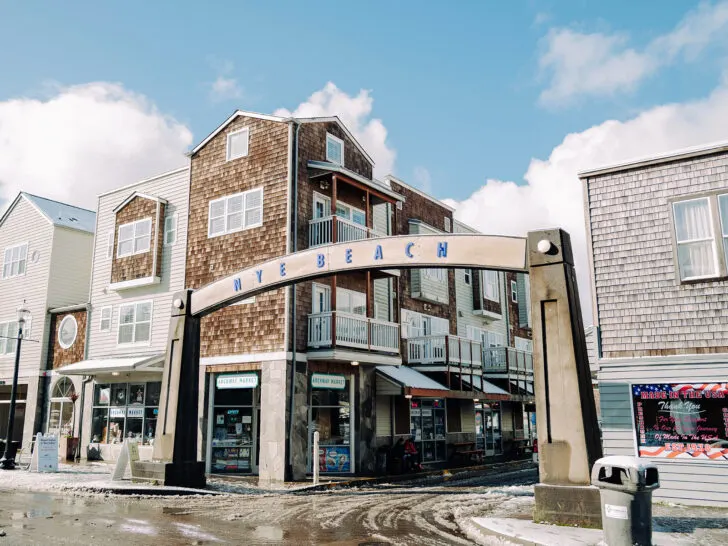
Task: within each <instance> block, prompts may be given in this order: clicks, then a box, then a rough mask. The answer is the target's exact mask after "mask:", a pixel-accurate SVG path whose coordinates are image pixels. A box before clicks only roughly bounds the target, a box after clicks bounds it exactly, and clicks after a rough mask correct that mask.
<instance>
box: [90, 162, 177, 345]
mask: <svg viewBox="0 0 728 546" xmlns="http://www.w3.org/2000/svg"><path fill="white" fill-rule="evenodd" d="M134 191H139V192H141V193H146V194H149V195H153V196H156V197H161V198H162V199H165V200H167V207H166V211H165V216H171V215H176V216H177V241H176V243H175V244H174V245H170V246H163V247H162V280H161V283H160V284H155V285H149V286H143V287H139V288H133V289H129V290H122V291H119V292H115V291H112V290H109V289H108V286H109V282H110V279H111V258H107V257H106V247H107V241H108V239H107V237H108V233H109V231H113V230H114V224H115V217H114V213H113V209H114V208H115V207H116V206H117V205H119V203H121V202H122V201H124V199H126V198H127V197H129V195H131V193H132V192H134ZM188 201H189V170H182V171H176V172H173V173H168V174H165V175H162V176H159V177H157V178H154V179H151V180H147V181H144V182H142V183H140V184H137V185H135V186H133V187H127V188H124V189H122V190H119V191H117V192H114V193H110V194H107V195H103V196H101V197H100V198H99V206H98V228H97V236H96V239H95V242H94V248H95V252H94V268H93V274H92V279H91V315H90V323H89V324H90V328H91V330H90V335H89V350H88V355H89V358H98V357H101V356H105V355H115V354H117V355H118V354H129V353H148V352H149V353H151V352H161V351H164V350H165V347H166V341H167V334H168V328H169V316H170V308H171V305H172V297H173V295H174V293H175V292H177V291H179V290H182V289H184V286H185V253H186V246H187V222H188ZM162 225H164V223H163V222H162ZM142 300H152V301H153V302H154V303H153V316H152V335H151V341H150V343H149V344H148V345H142V346H137V347H129V346H126V347H124V346H121V347H119V346H117V343H116V340H117V329H118V326H119V305H120V304H122V303H125V302H130V301H142ZM106 306H112V307H113V311H112V315H111V317H112V319H111V330H110V331H108V332H101V331H100V330H99V323H100V320H101V309H102V308H103V307H106Z"/></svg>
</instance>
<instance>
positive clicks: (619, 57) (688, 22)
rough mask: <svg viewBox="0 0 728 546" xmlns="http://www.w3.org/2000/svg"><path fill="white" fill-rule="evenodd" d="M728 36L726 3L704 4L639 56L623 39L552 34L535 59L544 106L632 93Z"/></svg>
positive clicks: (562, 31)
mask: <svg viewBox="0 0 728 546" xmlns="http://www.w3.org/2000/svg"><path fill="white" fill-rule="evenodd" d="M726 37H728V2H720V3H717V4H709V3H703V4H701V5H700V6H699V7H698V8H697V9H696V10H694V11H692V12H690V13H688V14H687V15H686V16H685V17H684V18H683V19H682V20H681V21H680V22H679V23H678V24H677V26H676V27H675V28H674V29H673V30H672V31H671V32H669V33H667V34H664V35H662V36H658V37H657V38H655V39H653V40H652V41H651V42H649V43H648V44H647V45H646V46H645V47H644V48H643V49H642V50H641V51H640V50H637V49H634V48H630V47H628V42H629V39H628V37H627V36H626V35H624V34H619V33H616V34H611V35H610V34H603V33H591V34H586V33H582V32H576V31H573V30H570V29H564V28H560V29H551V30H550V31H549V33H548V34H547V36H546V38H545V40H544V43H545V51H544V52H543V54H542V56H541V58H540V59H539V67H540V69H541V73H542V74H545V75H547V77H548V78H549V83H548V86H547V88H546V89H544V90H543V92H542V93H541V95H540V101H541V103H542V104H545V105H548V106H560V105H564V104H566V103H568V102H569V101H570V100H571V99H573V98H575V97H577V96H580V95H593V96H600V95H601V96H608V95H612V94H614V93H617V92H625V91H631V90H633V89H635V88H636V87H637V86H638V85H639V83H640V82H641V81H643V80H644V79H645V78H647V77H649V76H650V75H652V74H653V73H655V72H656V71H657V70H659V69H660V68H661V67H663V66H666V65H669V64H671V63H673V62H676V61H677V60H678V59H680V58H682V59H683V60H684V61H691V60H693V59H695V58H696V57H697V56H698V55H699V54H700V53H701V52H702V51H703V50H704V49H705V48H706V47H708V46H709V45H710V44H711V43H713V42H716V41H723V42H724V41H726Z"/></svg>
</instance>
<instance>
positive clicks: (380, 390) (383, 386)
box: [376, 374, 402, 396]
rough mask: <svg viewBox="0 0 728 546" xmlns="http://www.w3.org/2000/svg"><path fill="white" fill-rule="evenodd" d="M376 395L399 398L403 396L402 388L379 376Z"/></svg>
mask: <svg viewBox="0 0 728 546" xmlns="http://www.w3.org/2000/svg"><path fill="white" fill-rule="evenodd" d="M376 393H377V396H379V395H382V396H399V395H401V394H402V387H400V386H399V385H397V384H396V383H392V382H391V381H389V380H387V379H385V378H383V377H382V376H381V375H379V374H377V388H376Z"/></svg>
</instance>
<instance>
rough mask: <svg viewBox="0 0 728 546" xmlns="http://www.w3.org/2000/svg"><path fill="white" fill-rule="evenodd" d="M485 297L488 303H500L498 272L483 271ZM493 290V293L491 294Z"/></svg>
mask: <svg viewBox="0 0 728 546" xmlns="http://www.w3.org/2000/svg"><path fill="white" fill-rule="evenodd" d="M481 278H482V279H483V283H482V284H483V287H482V291H483V297H484V298H485V299H486V300H488V301H494V302H496V303H500V280H499V274H498V272H497V271H493V270H490V269H486V270H484V271H483V276H482V277H481ZM491 290H492V291H493V292H492V293H491Z"/></svg>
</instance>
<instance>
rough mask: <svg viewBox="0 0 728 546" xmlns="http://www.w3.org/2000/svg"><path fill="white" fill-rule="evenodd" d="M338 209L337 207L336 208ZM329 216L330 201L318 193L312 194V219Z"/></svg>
mask: <svg viewBox="0 0 728 546" xmlns="http://www.w3.org/2000/svg"><path fill="white" fill-rule="evenodd" d="M337 209H338V207H337ZM329 215H331V199H330V198H329V197H327V196H325V195H321V194H320V193H316V192H314V193H313V217H314V218H326V217H327V216H329Z"/></svg>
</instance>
